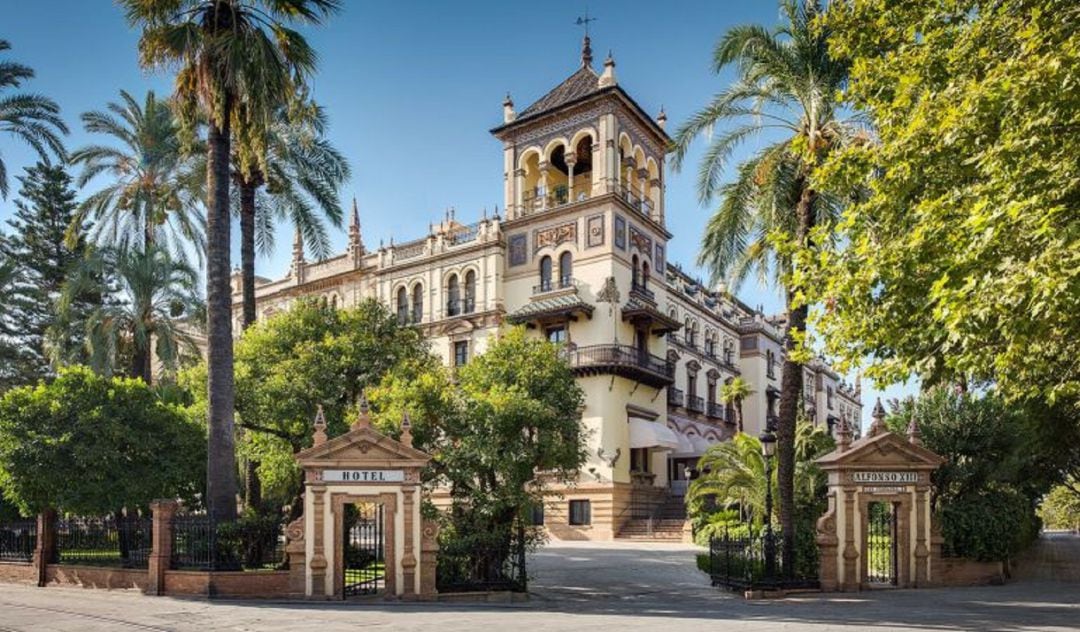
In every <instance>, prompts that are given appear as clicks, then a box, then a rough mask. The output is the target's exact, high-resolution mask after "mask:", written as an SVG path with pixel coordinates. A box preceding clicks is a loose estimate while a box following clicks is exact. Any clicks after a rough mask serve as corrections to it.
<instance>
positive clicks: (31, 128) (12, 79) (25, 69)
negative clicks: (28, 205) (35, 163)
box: [0, 39, 68, 199]
mask: <svg viewBox="0 0 1080 632" xmlns="http://www.w3.org/2000/svg"><path fill="white" fill-rule="evenodd" d="M10 49H11V43H10V42H8V41H7V40H4V39H0V52H4V51H6V50H10ZM33 78H34V69H33V68H30V67H29V66H24V65H22V64H19V63H17V62H13V61H3V62H0V132H3V133H5V134H10V135H12V136H14V137H16V138H18V139H19V140H21V141H23V142H24V143H26V144H27V145H30V146H31V147H33V148H34V151H36V152H37V154H38V156H39V157H40V158H41V159H42V160H43V161H48V158H49V156H50V154H51V155H52V156H55V157H57V158H60V159H61V160H63V159H64V156H65V152H64V144H63V141H62V140H61V139H60V137H61V135H63V134H67V133H68V128H67V125H65V124H64V120H63V119H62V118H60V106H59V105H57V104H56V101H53V100H52V99H50V98H48V97H44V96H42V95H40V94H31V93H16V94H4V89H6V88H16V89H17V88H20V87H22V84H23V83H24V82H25V81H27V80H29V79H33ZM7 195H8V179H7V166H6V165H5V164H4V160H3V158H2V157H0V199H7Z"/></svg>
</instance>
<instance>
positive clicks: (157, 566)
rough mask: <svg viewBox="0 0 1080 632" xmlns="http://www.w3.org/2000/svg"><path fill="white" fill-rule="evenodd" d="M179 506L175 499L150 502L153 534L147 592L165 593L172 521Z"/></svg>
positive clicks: (148, 564) (170, 558)
mask: <svg viewBox="0 0 1080 632" xmlns="http://www.w3.org/2000/svg"><path fill="white" fill-rule="evenodd" d="M177 506H178V503H177V502H176V501H175V500H155V501H154V502H152V503H150V511H151V512H152V516H153V518H152V519H153V526H152V527H151V531H152V533H153V535H152V539H151V548H150V559H149V560H148V563H147V567H148V568H147V570H148V573H149V575H150V577H149V585H148V586H147V588H146V592H147V594H149V595H164V594H165V571H167V570H169V565H170V563H171V561H172V522H173V516H174V515H176V508H177Z"/></svg>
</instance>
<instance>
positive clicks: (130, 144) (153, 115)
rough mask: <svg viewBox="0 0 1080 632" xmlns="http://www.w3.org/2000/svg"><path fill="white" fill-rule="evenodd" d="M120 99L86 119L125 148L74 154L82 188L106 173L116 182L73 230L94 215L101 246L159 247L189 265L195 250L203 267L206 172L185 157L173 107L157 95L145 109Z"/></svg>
mask: <svg viewBox="0 0 1080 632" xmlns="http://www.w3.org/2000/svg"><path fill="white" fill-rule="evenodd" d="M120 98H121V103H109V104H108V106H107V107H108V111H107V112H86V113H85V114H83V115H82V121H83V126H84V127H85V129H86V131H87V132H90V133H92V134H104V135H107V136H111V137H113V138H114V139H115V140H117V141H118V142H119V147H116V146H110V145H90V146H87V147H83V148H82V149H79V150H78V151H76V152H74V153H73V154H72V155H71V162H72V163H74V164H82V165H83V172H82V174H81V175H80V176H79V180H78V185H79V186H80V187H83V186H86V184H87V183H88V182H89V181H90V180H92V179H94V178H95V177H97V176H98V175H101V174H106V175H108V176H110V177H111V178H113V180H112V181H111V182H109V183H108V184H107V185H106V186H105V187H104V188H102V189H101V190H99V191H97V192H95V193H92V194H91V195H89V196H88V197H87V198H86V199H85V200H84V201H83V203H82V204H81V205H80V206H79V212H78V214H77V215H76V217H75V218H74V220H73V222H72V226H82V225H83V224H84V223H85V221H86V219H87V216H88V215H89V216H91V217H92V218H93V221H94V228H93V232H92V233H91V239H92V240H93V241H94V242H96V243H98V244H99V245H112V246H116V247H118V248H120V249H123V250H127V249H130V248H140V249H146V248H148V247H150V246H153V245H155V244H156V245H160V246H162V247H163V248H165V249H166V250H168V251H169V252H170V253H171V254H172V255H173V256H174V257H176V258H180V259H184V260H186V257H187V251H186V249H185V248H184V245H185V244H188V243H190V244H191V245H192V246H193V250H194V251H195V252H196V253H197V255H198V257H199V259H200V262H201V260H202V253H203V250H204V249H205V247H206V244H205V237H204V231H205V224H206V220H205V218H204V217H203V214H202V211H201V210H200V208H199V204H200V202H199V194H200V193H201V185H200V184H199V179H200V178H203V177H205V171H204V172H202V173H200V172H199V171H198V168H197V165H196V164H195V163H194V162H193V161H192V160H191V159H190V158H189V157H188V156H187V155H185V152H184V151H183V147H182V143H181V139H180V125H179V123H178V122H177V120H176V118H175V117H174V116H173V111H172V108H170V107H169V105H168V103H166V102H165V101H160V100H158V99H157V97H156V96H155V95H154V92H153V91H152V90H151V91H149V92H147V93H146V97H145V98H144V100H143V103H142V104H140V103H139V102H138V101H136V100H135V98H134V97H132V96H131V95H130V94H128V93H127V92H125V91H123V90H121V91H120Z"/></svg>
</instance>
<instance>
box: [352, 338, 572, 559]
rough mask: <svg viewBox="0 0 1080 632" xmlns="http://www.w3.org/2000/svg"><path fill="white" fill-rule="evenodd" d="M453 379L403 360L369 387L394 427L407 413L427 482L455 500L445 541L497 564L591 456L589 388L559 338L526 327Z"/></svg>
mask: <svg viewBox="0 0 1080 632" xmlns="http://www.w3.org/2000/svg"><path fill="white" fill-rule="evenodd" d="M454 377H456V378H457V379H456V383H455V382H454V381H453V380H452V378H451V375H450V372H449V370H448V369H446V368H444V367H443V366H442V365H441V364H440V363H438V362H430V361H429V362H428V363H426V364H424V365H405V366H404V367H402V368H401V370H400V371H397V370H396V371H394V372H393V373H391V374H390V375H388V376H387V377H386V378H385V379H384V380H383V382H382V384H381V385H380V386H379V388H377V389H374V391H372V393H371V398H372V403H373V404H374V406H375V409H376V411H377V416H376V420H377V423H378V424H379V426H380V427H381V428H383V429H384V430H386V431H388V432H395V433H396V431H397V428H398V426H399V424H400V421H401V419H402V415H403V414H404V413H405V412H408V413H409V415H410V418H411V420H412V422H413V434H414V438H415V445H416V446H417V447H419V448H420V449H422V450H425V451H427V452H428V453H429V454H431V455H432V456H433V457H434V462H433V464H432V467H431V468H430V472H431V473H430V476H431V478H430V479H429V481H428V482H429V484H435V485H441V486H445V487H446V488H448V489H449V491H450V494H451V497H452V500H453V505H452V507H451V509H450V511H449V513H448V514H447V515H445V516H444V517H443V518H444V524H445V525H446V526H445V529H444V532H443V535H442V536H441V539H442V542H443V544H445V545H446V546H447V547H449V548H451V549H454V550H464V551H470V552H471V553H472V554H473V555H476V556H480V557H482V558H483V560H484V563H483V564H480V566H481V567H483V566H485V564H488V565H490V564H494V565H495V566H498V565H499V564H501V563H502V562H504V561H505V560H506V559H507V556H508V555H509V554H510V550H511V543H512V542H513V541H515V538H517V537H519V534H518V533H516V531H517V530H518V529H523V524H524V523H525V522H527V520H528V517H529V512H530V510H531V508H532V507H533V506H535V505H536V504H537V503H539V502H541V500H542V499H543V492H544V489H545V488H546V486H547V484H548V483H550V482H553V481H562V482H569V481H571V480H576V477H577V472H578V469H579V468H580V467H581V465H582V464H583V463H584V462H585V456H586V455H585V448H584V436H583V434H582V428H581V422H580V412H579V411H580V409H581V406H582V405H583V403H584V395H583V393H582V391H581V388H580V387H579V386H578V385H577V382H576V381H575V379H574V375H573V373H572V372H571V370H570V366H569V365H568V364H567V362H566V360H565V359H564V358H562V357H561V356H560V355H559V347H558V345H555V344H552V343H549V342H547V341H545V340H542V339H538V338H530V337H527V336H526V335H525V332H524V330H523V329H522V328H514V329H511V330H510V331H508V332H506V333H505V334H504V335H502V337H500V338H499V339H497V340H494V341H493V342H492V343H491V345H490V346H489V347H488V349H487V350H486V351H485V352H484V353H482V354H480V355H478V356H477V357H475V358H474V359H473V360H472V361H471V362H469V364H467V365H465V366H463V367H459V368H458V369H457V372H456V376H454ZM538 473H542V475H539V476H538V475H537V474H538ZM536 536H537V533H535V532H533V531H529V532H528V533H526V537H527V538H529V539H530V541H532V540H534V539H535V537H536Z"/></svg>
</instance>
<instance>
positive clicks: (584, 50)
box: [574, 8, 596, 68]
mask: <svg viewBox="0 0 1080 632" xmlns="http://www.w3.org/2000/svg"><path fill="white" fill-rule="evenodd" d="M595 21H596V18H590V17H589V10H588V9H587V8H586V9H585V17H579V18H578V19H577V21H575V22H574V24H577V25H578V26H580V27H582V28H583V29H584V30H585V37H584V38H583V39H582V40H581V66H582V67H583V68H587V67H589V66H592V45H591V40H590V39H589V23H590V22H595Z"/></svg>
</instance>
